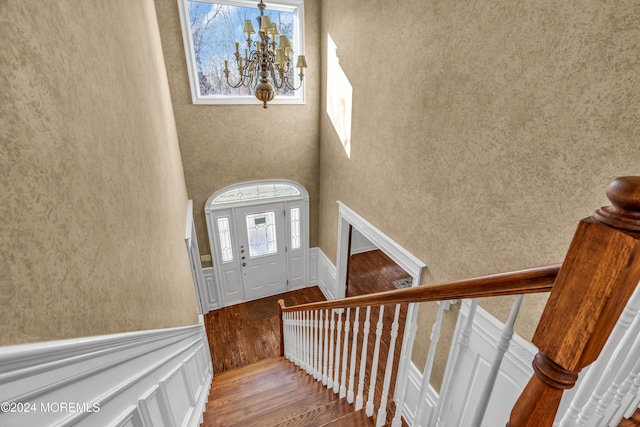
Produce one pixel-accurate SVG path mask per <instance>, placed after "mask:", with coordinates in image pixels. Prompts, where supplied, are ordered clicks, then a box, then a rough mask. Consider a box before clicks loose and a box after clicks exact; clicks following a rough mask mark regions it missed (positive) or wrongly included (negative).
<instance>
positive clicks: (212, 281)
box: [202, 267, 220, 311]
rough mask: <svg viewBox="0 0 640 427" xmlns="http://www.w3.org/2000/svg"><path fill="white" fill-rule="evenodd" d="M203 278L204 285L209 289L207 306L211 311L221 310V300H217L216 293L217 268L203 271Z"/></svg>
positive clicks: (208, 268)
mask: <svg viewBox="0 0 640 427" xmlns="http://www.w3.org/2000/svg"><path fill="white" fill-rule="evenodd" d="M202 276H203V278H204V285H205V288H206V289H207V296H208V299H207V304H208V306H209V311H211V310H216V309H218V308H220V300H218V298H217V296H216V295H217V292H216V270H215V267H207V268H203V269H202Z"/></svg>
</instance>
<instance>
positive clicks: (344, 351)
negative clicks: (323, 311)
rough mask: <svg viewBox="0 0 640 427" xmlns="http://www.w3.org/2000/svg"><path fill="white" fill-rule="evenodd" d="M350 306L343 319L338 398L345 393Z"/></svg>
mask: <svg viewBox="0 0 640 427" xmlns="http://www.w3.org/2000/svg"><path fill="white" fill-rule="evenodd" d="M349 316H351V308H347V317H346V318H345V319H344V341H343V342H344V347H343V348H342V378H341V379H340V398H343V397H345V396H346V395H347V356H348V354H349V328H350V327H351V319H350V318H349Z"/></svg>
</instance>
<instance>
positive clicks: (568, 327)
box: [202, 177, 640, 427]
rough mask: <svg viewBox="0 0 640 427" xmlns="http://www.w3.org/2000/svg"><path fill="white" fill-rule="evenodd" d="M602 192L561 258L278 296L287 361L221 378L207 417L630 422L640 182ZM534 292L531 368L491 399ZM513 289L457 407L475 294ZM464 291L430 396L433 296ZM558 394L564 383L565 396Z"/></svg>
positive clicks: (634, 404)
mask: <svg viewBox="0 0 640 427" xmlns="http://www.w3.org/2000/svg"><path fill="white" fill-rule="evenodd" d="M607 196H608V197H609V199H610V200H611V201H612V204H613V206H612V207H605V208H601V209H599V210H598V211H596V212H595V213H594V214H593V216H592V217H590V218H586V219H584V220H582V221H580V223H579V225H578V230H577V231H576V234H575V236H574V239H573V241H572V243H571V246H570V248H569V251H568V253H567V256H566V258H565V260H564V262H563V264H561V265H560V264H558V265H550V266H546V267H539V268H532V269H528V270H520V271H516V272H509V273H501V274H496V275H492V276H485V277H479V278H475V279H469V280H462V281H458V282H451V283H444V284H438V285H431V286H418V287H413V288H406V289H399V290H393V291H386V292H379V293H375V294H369V295H363V296H358V297H352V298H346V299H342V300H334V301H325V302H316V303H308V304H303V305H298V306H293V307H285V306H284V301H283V300H280V301H279V303H280V307H281V314H280V337H281V340H282V341H281V356H284V357H280V358H274V359H268V360H265V361H261V362H258V363H255V364H253V365H249V366H246V367H243V368H238V369H235V370H232V371H227V372H223V373H221V374H217V375H216V376H215V379H214V383H213V385H212V389H211V393H210V395H209V403H208V404H207V409H206V412H205V414H204V418H203V420H204V422H203V424H202V426H203V427H209V426H225V427H229V426H236V425H237V426H243V427H247V426H256V427H258V426H259V427H266V426H324V425H332V426H341V425H344V426H358V425H375V426H376V427H382V426H388V425H391V426H393V427H400V426H402V425H406V424H405V423H406V420H405V416H407V415H409V416H410V417H411V418H413V420H412V421H411V424H412V425H414V426H424V427H445V426H449V427H454V426H456V427H461V426H464V427H481V426H482V427H486V426H489V425H490V426H494V425H504V424H503V423H505V422H506V421H507V420H508V422H507V423H506V424H507V427H551V426H553V425H559V426H561V427H574V426H581V427H604V426H619V427H632V426H637V425H638V423H639V420H638V419H639V418H640V413H639V411H637V410H636V409H637V408H638V407H639V405H640V357H638V355H640V288H639V287H638V282H639V281H640V177H623V178H618V179H617V180H615V181H614V182H613V183H612V184H611V185H610V186H609V189H608V191H607ZM540 292H550V297H549V299H548V301H547V304H546V307H545V310H544V313H543V314H542V318H541V320H540V322H539V324H538V327H537V330H536V333H535V335H534V337H533V340H532V341H533V344H535V346H536V347H537V351H538V353H537V355H536V356H535V358H533V362H532V366H533V374H532V375H531V377H530V379H529V382H528V384H527V385H526V386H524V390H517V391H515V392H514V393H511V396H504V393H502V396H500V397H495V396H492V395H493V391H494V385H495V384H496V379H497V377H498V375H499V373H500V367H501V364H502V362H503V360H504V358H505V354H506V351H507V349H508V348H509V346H510V343H511V340H512V337H513V334H514V330H513V325H514V322H515V318H516V316H517V312H518V310H519V308H520V303H521V302H522V297H523V294H530V293H540ZM514 295H515V296H516V298H515V301H514V304H513V306H512V311H511V313H510V315H509V319H508V320H507V322H506V323H505V324H504V328H503V329H502V333H501V335H500V338H499V340H498V342H496V343H494V345H495V355H494V356H493V361H491V360H487V361H486V362H487V363H486V365H487V368H485V374H484V378H485V380H484V382H478V384H476V386H477V387H476V389H477V390H476V391H477V392H478V394H477V395H475V397H474V402H473V404H470V405H469V406H468V407H465V408H463V409H464V410H462V409H461V406H460V402H462V399H463V398H464V395H465V394H466V393H467V391H468V390H465V389H464V387H463V388H462V389H461V388H460V387H458V388H457V389H456V388H455V387H454V386H452V384H454V383H456V380H455V379H456V378H458V379H459V378H460V377H461V375H460V372H461V371H462V368H464V367H466V366H469V365H472V364H474V362H473V360H474V358H475V356H474V357H473V358H472V359H469V357H467V356H468V355H469V342H470V337H471V336H472V333H473V327H474V316H475V314H476V311H477V308H478V299H479V298H484V297H501V296H514ZM462 299H466V300H468V301H466V303H465V304H466V307H468V311H467V314H466V315H465V316H466V317H463V316H460V317H458V326H457V327H456V332H455V337H454V338H455V340H454V342H453V343H452V347H451V349H450V352H449V359H448V361H447V365H446V368H445V371H444V379H443V381H442V386H441V387H440V390H439V391H438V393H435V395H434V397H431V398H427V396H428V394H429V393H431V394H432V395H433V394H434V392H432V391H431V390H432V389H433V387H432V386H431V384H430V375H431V370H432V368H433V363H434V359H433V358H434V354H435V349H436V346H437V344H438V336H439V334H440V323H441V321H442V313H443V310H445V308H444V307H445V306H446V304H443V303H442V302H446V301H450V300H462ZM421 302H441V303H440V304H439V309H438V315H437V318H436V322H435V323H434V327H433V329H432V333H431V346H430V347H429V350H428V351H429V352H428V355H427V360H426V362H425V368H424V369H423V372H422V384H419V385H418V389H419V393H418V394H417V396H416V398H415V399H414V401H413V402H411V403H409V402H408V401H406V400H405V398H406V397H407V396H406V392H407V389H408V385H407V381H408V369H409V364H410V363H411V355H412V350H413V343H414V340H415V337H416V327H417V325H416V322H417V313H418V308H419V305H418V304H417V303H421ZM385 307H386V308H385ZM460 314H461V315H462V314H463V313H462V311H461V312H460ZM465 355H467V356H465ZM285 357H286V359H285ZM465 357H466V358H465ZM465 360H466V362H465ZM465 363H466V364H465ZM586 367H588V370H586V372H585V374H584V375H583V376H581V377H580V382H578V374H579V373H580V372H581V371H583V370H584V368H586ZM458 382H459V381H458ZM472 382H473V381H471V380H470V382H469V383H468V384H469V385H471V383H472ZM576 383H577V386H576ZM463 385H464V384H463ZM574 386H576V387H575V388H574ZM567 389H573V390H571V392H569V393H567V395H566V396H567V397H568V399H565V401H564V402H561V400H562V398H563V393H564V391H565V390H567ZM518 393H520V395H519V397H518V398H517V401H516V400H515V399H516V397H517V396H518ZM572 393H573V394H572ZM511 397H513V399H514V400H513V401H510V402H508V403H507V402H505V401H504V400H505V399H510V398H511ZM492 398H493V399H494V403H495V401H496V399H500V402H499V403H498V404H497V405H496V404H494V405H493V408H494V409H496V407H498V408H497V409H498V412H500V414H499V418H500V420H499V422H498V421H496V418H493V419H490V418H487V415H489V413H488V412H487V411H488V408H489V406H490V402H491V399H492ZM465 404H466V403H465ZM396 405H397V408H402V411H399V410H398V411H396ZM504 410H510V415H509V413H508V412H507V413H505V414H502V412H504Z"/></svg>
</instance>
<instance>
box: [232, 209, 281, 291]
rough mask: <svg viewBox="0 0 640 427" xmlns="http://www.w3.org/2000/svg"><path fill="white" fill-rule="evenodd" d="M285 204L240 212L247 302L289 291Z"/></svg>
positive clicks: (239, 239)
mask: <svg viewBox="0 0 640 427" xmlns="http://www.w3.org/2000/svg"><path fill="white" fill-rule="evenodd" d="M284 217H285V210H284V203H270V204H268V205H260V206H250V207H246V208H238V209H236V217H235V223H236V232H237V236H238V244H239V248H240V266H241V267H240V268H241V271H242V286H243V288H244V299H245V300H252V299H257V298H262V297H265V296H269V295H274V294H279V293H282V292H286V291H287V256H286V255H287V254H286V249H285V242H286V236H285V227H284V224H285V221H284Z"/></svg>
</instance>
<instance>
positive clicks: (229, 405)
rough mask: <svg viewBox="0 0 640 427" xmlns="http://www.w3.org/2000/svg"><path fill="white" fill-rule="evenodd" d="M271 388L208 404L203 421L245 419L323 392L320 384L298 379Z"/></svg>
mask: <svg viewBox="0 0 640 427" xmlns="http://www.w3.org/2000/svg"><path fill="white" fill-rule="evenodd" d="M272 387H273V388H272V389H268V390H263V391H260V392H259V393H257V394H253V395H251V396H243V395H241V394H238V395H236V396H235V399H233V400H230V401H227V400H225V401H222V402H216V403H215V405H214V404H212V405H209V404H208V405H207V412H205V414H204V420H205V421H209V420H210V419H212V418H214V417H215V418H218V419H223V418H224V419H234V420H235V419H247V418H250V417H253V416H257V414H260V413H261V412H265V411H270V410H273V409H274V408H279V407H281V406H285V405H288V404H291V403H292V400H293V399H300V398H304V397H305V396H308V395H313V394H316V393H318V392H320V391H323V388H322V385H321V384H316V383H308V382H306V381H305V379H303V378H300V382H293V383H289V384H287V385H285V386H281V385H278V384H275V383H274V384H273V385H272ZM324 391H326V390H324ZM317 397H321V396H317ZM214 398H215V396H214ZM234 422H235V421H234Z"/></svg>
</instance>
